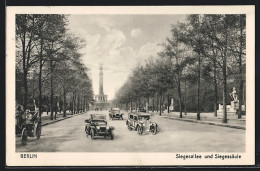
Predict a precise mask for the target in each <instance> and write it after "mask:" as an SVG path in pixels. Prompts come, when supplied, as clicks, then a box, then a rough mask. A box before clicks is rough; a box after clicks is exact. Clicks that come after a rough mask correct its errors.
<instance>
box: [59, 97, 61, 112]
mask: <svg viewBox="0 0 260 171" xmlns="http://www.w3.org/2000/svg"><path fill="white" fill-rule="evenodd" d="M59 110H60V113H61V94H60V97H59Z"/></svg>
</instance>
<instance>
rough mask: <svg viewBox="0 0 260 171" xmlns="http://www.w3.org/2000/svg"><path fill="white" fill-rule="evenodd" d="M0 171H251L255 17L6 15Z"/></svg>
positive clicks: (248, 10)
mask: <svg viewBox="0 0 260 171" xmlns="http://www.w3.org/2000/svg"><path fill="white" fill-rule="evenodd" d="M6 9H7V19H6V21H7V22H6V47H7V49H6V52H7V54H6V164H7V166H177V165H183V166H191V165H192V166H194V165H196V166H197V165H201V166H202V165H212V166H213V165H221V166H224V165H254V164H255V149H254V147H255V138H254V137H255V125H254V123H255V68H254V67H255V7H254V6H250V5H245V6H8V7H7V8H6Z"/></svg>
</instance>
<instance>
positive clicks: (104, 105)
mask: <svg viewBox="0 0 260 171" xmlns="http://www.w3.org/2000/svg"><path fill="white" fill-rule="evenodd" d="M99 70H100V72H99V94H98V95H95V104H94V108H95V109H98V110H106V109H108V107H109V102H108V101H107V95H106V94H104V90H103V67H102V64H100V68H99Z"/></svg>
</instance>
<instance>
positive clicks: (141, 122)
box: [126, 112, 158, 135]
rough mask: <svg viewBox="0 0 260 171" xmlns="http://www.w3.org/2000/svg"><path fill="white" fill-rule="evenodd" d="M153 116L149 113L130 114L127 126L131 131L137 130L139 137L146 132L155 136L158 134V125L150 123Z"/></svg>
mask: <svg viewBox="0 0 260 171" xmlns="http://www.w3.org/2000/svg"><path fill="white" fill-rule="evenodd" d="M150 117H151V115H150V114H148V113H139V112H134V113H129V114H128V120H127V121H126V125H127V128H128V130H129V131H131V130H135V131H137V133H138V134H139V135H142V134H143V133H144V132H145V131H147V132H151V133H152V134H153V135H155V134H156V133H157V130H158V125H157V124H156V123H155V122H151V121H150Z"/></svg>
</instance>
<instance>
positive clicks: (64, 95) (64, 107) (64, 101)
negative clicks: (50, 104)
mask: <svg viewBox="0 0 260 171" xmlns="http://www.w3.org/2000/svg"><path fill="white" fill-rule="evenodd" d="M63 117H66V91H65V90H63Z"/></svg>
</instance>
